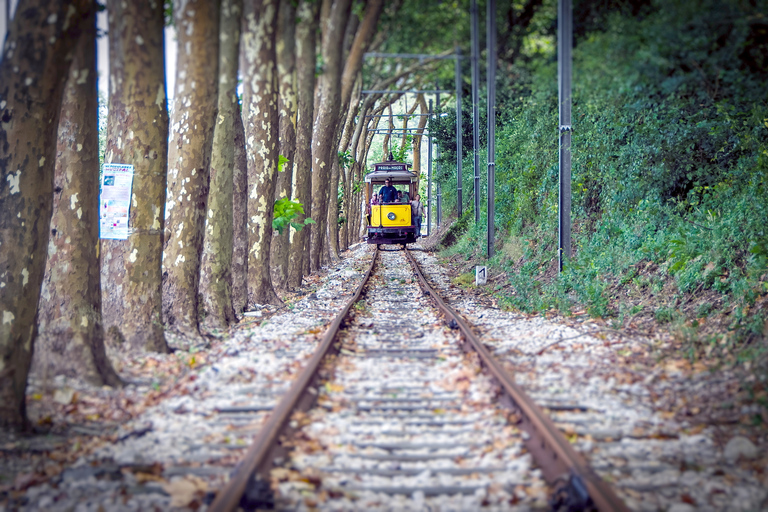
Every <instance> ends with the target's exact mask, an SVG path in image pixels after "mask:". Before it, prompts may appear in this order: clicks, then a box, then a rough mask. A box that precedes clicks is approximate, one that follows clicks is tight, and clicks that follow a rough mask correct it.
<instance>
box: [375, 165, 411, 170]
mask: <svg viewBox="0 0 768 512" xmlns="http://www.w3.org/2000/svg"><path fill="white" fill-rule="evenodd" d="M376 170H377V171H406V170H407V169H406V168H405V164H378V165H377V166H376Z"/></svg>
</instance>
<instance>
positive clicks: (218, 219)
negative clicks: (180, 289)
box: [200, 0, 243, 329]
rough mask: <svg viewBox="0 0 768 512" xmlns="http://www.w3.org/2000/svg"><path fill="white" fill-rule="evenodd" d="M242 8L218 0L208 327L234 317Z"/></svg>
mask: <svg viewBox="0 0 768 512" xmlns="http://www.w3.org/2000/svg"><path fill="white" fill-rule="evenodd" d="M242 11H243V0H221V17H220V27H219V91H218V94H219V98H218V114H217V116H216V125H215V126H214V130H213V146H212V148H211V168H210V189H209V192H208V215H207V216H206V221H205V222H206V224H205V238H204V240H203V256H202V260H201V268H200V294H201V296H202V299H203V315H202V316H203V318H204V325H205V326H206V327H207V328H209V329H226V328H227V327H228V326H229V325H230V324H232V323H233V322H235V311H234V308H233V300H232V253H233V244H234V223H233V221H234V217H233V215H234V214H233V207H234V200H233V197H234V195H233V194H234V185H233V179H234V178H233V176H234V174H233V173H234V167H235V122H236V118H237V117H240V106H239V104H238V99H237V68H238V60H239V59H238V54H239V47H240V19H241V17H242Z"/></svg>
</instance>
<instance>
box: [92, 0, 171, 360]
mask: <svg viewBox="0 0 768 512" xmlns="http://www.w3.org/2000/svg"><path fill="white" fill-rule="evenodd" d="M108 12H109V82H110V95H109V119H108V121H107V148H106V155H105V157H104V161H105V162H107V163H125V164H132V165H133V166H134V176H133V191H132V201H131V210H130V217H129V226H130V227H131V228H132V231H131V232H129V235H128V240H127V241H124V240H102V242H101V312H102V315H103V321H104V326H105V328H106V329H107V336H108V337H112V338H113V339H114V340H115V341H126V342H127V344H128V345H129V346H130V347H132V348H143V349H146V350H152V351H157V352H167V351H168V345H167V344H166V342H165V336H164V334H163V325H162V317H161V314H162V280H161V279H162V275H161V265H162V254H163V240H162V234H163V225H164V216H163V211H164V209H165V197H166V196H165V183H166V174H165V173H166V164H167V155H168V109H167V108H166V96H165V66H164V57H163V24H164V20H163V5H162V3H160V2H154V3H150V2H123V1H121V0H110V1H109V3H108Z"/></svg>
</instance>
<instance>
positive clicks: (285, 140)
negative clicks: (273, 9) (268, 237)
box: [269, 2, 297, 289]
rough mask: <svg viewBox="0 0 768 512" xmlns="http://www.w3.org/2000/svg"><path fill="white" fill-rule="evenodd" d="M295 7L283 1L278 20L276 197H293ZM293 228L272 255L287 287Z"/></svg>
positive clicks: (275, 272) (278, 281)
mask: <svg viewBox="0 0 768 512" xmlns="http://www.w3.org/2000/svg"><path fill="white" fill-rule="evenodd" d="M295 38H296V8H295V7H294V6H293V3H292V2H280V11H279V13H278V20H277V75H278V82H279V86H278V89H279V94H280V98H279V101H278V112H279V115H280V121H279V123H280V128H279V140H280V149H279V153H280V156H282V157H283V158H285V161H286V163H285V165H283V166H282V172H278V174H277V184H276V187H275V200H280V199H283V198H288V199H290V198H291V182H292V178H293V160H294V154H295V153H296V109H297V105H296V41H295ZM291 229H293V228H289V229H284V230H283V232H282V233H279V232H277V231H275V233H274V235H273V237H272V248H271V250H272V254H271V256H270V258H269V260H270V267H271V269H272V283H273V284H274V285H275V286H276V287H277V288H279V289H284V288H285V287H286V285H287V280H288V265H289V261H288V252H289V246H290V240H289V237H290V234H291V233H290V232H291Z"/></svg>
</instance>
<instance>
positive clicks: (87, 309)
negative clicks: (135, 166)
mask: <svg viewBox="0 0 768 512" xmlns="http://www.w3.org/2000/svg"><path fill="white" fill-rule="evenodd" d="M97 76H98V74H97V71H96V10H95V9H94V10H92V12H91V13H90V16H89V17H88V19H87V20H86V21H85V23H84V24H83V33H82V35H81V36H80V39H79V41H78V44H77V48H76V49H75V54H74V58H73V59H72V65H71V67H70V70H69V76H68V78H67V83H66V86H65V89H64V95H63V97H62V101H61V115H60V117H59V130H58V144H57V149H56V151H57V155H56V170H55V177H54V194H53V216H52V219H51V237H50V239H49V242H48V260H47V263H46V269H45V277H44V279H43V286H42V292H41V298H40V309H39V312H38V336H37V339H36V340H35V358H34V359H35V361H36V362H35V366H36V367H38V368H40V369H41V370H42V371H43V372H44V373H45V374H50V373H52V374H56V375H58V374H64V375H69V376H72V377H74V376H77V377H82V378H84V379H86V380H88V381H90V382H92V383H94V384H97V385H102V384H108V385H110V386H116V385H120V384H121V381H120V378H119V377H118V376H117V373H115V370H114V368H113V367H112V364H111V363H110V362H109V359H107V355H106V352H105V350H104V329H103V326H102V322H101V283H100V275H99V255H98V251H97V249H98V246H99V134H98V94H97V91H96V82H97Z"/></svg>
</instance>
